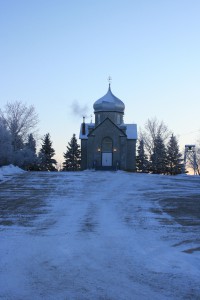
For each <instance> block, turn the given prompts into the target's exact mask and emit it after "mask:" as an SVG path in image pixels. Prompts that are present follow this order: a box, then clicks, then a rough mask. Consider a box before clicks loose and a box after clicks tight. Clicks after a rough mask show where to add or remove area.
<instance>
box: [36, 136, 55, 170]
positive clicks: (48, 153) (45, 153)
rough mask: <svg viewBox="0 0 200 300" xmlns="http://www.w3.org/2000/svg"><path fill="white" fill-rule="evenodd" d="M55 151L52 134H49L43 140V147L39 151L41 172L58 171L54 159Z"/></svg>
mask: <svg viewBox="0 0 200 300" xmlns="http://www.w3.org/2000/svg"><path fill="white" fill-rule="evenodd" d="M54 155H55V150H54V149H53V148H52V141H51V139H50V134H49V133H47V134H46V135H45V136H44V138H43V139H42V146H41V149H40V151H39V157H38V159H39V170H40V171H56V170H57V169H56V167H55V166H56V164H57V161H56V160H55V159H54V158H53V156H54Z"/></svg>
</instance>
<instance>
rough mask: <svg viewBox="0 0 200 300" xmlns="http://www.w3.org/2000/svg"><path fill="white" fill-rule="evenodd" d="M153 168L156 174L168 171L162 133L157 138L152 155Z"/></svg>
mask: <svg viewBox="0 0 200 300" xmlns="http://www.w3.org/2000/svg"><path fill="white" fill-rule="evenodd" d="M151 170H152V172H153V173H155V174H165V173H166V171H167V154H166V148H165V144H164V141H163V139H162V137H161V136H160V135H158V136H157V137H156V138H155V141H154V147H153V153H152V155H151Z"/></svg>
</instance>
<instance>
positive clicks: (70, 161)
mask: <svg viewBox="0 0 200 300" xmlns="http://www.w3.org/2000/svg"><path fill="white" fill-rule="evenodd" d="M63 156H64V159H65V161H64V163H63V171H78V170H80V164H81V151H80V146H79V145H78V143H77V139H76V135H75V134H73V136H72V138H71V140H70V142H69V143H68V146H67V151H66V152H65V153H64V154H63Z"/></svg>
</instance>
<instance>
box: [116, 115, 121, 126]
mask: <svg viewBox="0 0 200 300" xmlns="http://www.w3.org/2000/svg"><path fill="white" fill-rule="evenodd" d="M120 124H121V118H120V115H119V114H118V115H117V125H120Z"/></svg>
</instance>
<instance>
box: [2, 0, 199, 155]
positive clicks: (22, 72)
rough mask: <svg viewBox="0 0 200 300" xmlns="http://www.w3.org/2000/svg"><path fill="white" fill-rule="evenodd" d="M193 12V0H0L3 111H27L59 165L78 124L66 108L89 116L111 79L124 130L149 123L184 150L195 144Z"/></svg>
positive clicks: (196, 15) (196, 86) (195, 10)
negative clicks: (161, 126)
mask: <svg viewBox="0 0 200 300" xmlns="http://www.w3.org/2000/svg"><path fill="white" fill-rule="evenodd" d="M199 15H200V1H199V0H190V1H188V0H187V1H186V0H167V1H162V0H148V1H147V0H141V1H136V0H130V1H129V0H123V1H118V0H110V1H109V0H107V1H105V0H101V1H94V0H93V1H92V0H84V1H82V0H74V1H67V0H65V1H64V0H63V1H61V0H56V1H52V0H49V1H47V0H40V1H38V0H34V1H30V0H29V1H28V0H26V1H25V0H24V1H21V0H15V1H14V0H0V54H1V55H0V107H1V108H3V107H4V105H5V104H6V102H8V101H15V100H21V101H23V102H25V103H27V104H33V105H34V106H35V108H36V111H37V112H38V114H39V118H40V123H39V132H40V135H41V136H43V135H44V134H46V133H47V132H49V133H50V135H51V138H52V141H53V147H54V148H55V150H56V154H57V155H56V158H57V159H59V160H60V159H62V154H63V152H64V151H65V150H66V146H67V143H68V142H69V140H70V138H71V137H72V134H73V133H76V134H77V136H78V133H79V126H80V123H81V121H82V117H81V114H80V116H79V115H75V114H73V111H72V104H73V103H74V102H75V101H77V102H78V103H79V105H80V107H85V106H86V105H87V107H88V112H87V113H88V115H91V114H93V103H94V102H95V101H96V100H97V99H98V98H100V97H102V96H103V95H104V94H105V93H106V92H107V88H108V81H107V78H108V76H109V75H110V76H111V77H112V92H113V93H114V94H115V95H116V96H117V97H118V98H120V99H121V100H123V102H124V103H125V106H126V110H125V117H124V120H125V122H126V123H132V122H134V123H137V124H138V127H143V126H144V123H145V122H146V121H147V119H148V118H153V117H155V116H156V117H157V118H158V120H163V121H164V122H165V123H166V124H167V125H168V126H169V128H170V129H171V130H172V131H173V132H174V134H176V135H177V136H178V137H179V141H180V145H181V147H183V146H184V145H185V144H189V143H195V142H196V139H198V137H200V123H199V114H200V113H199V112H200V18H199ZM93 119H94V118H93ZM88 121H90V118H89V119H88Z"/></svg>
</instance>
